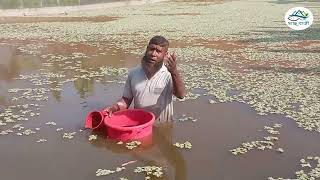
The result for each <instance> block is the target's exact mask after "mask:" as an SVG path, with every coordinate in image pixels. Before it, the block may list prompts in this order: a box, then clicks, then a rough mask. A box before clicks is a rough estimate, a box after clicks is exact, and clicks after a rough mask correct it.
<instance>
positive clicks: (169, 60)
mask: <svg viewBox="0 0 320 180" xmlns="http://www.w3.org/2000/svg"><path fill="white" fill-rule="evenodd" d="M164 65H165V66H166V67H167V69H168V71H169V72H170V73H171V74H172V73H176V72H177V56H176V52H173V53H172V54H168V56H167V57H166V58H165V59H164Z"/></svg>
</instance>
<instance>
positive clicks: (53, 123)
mask: <svg viewBox="0 0 320 180" xmlns="http://www.w3.org/2000/svg"><path fill="white" fill-rule="evenodd" d="M46 125H52V126H56V125H57V123H55V122H47V123H46Z"/></svg>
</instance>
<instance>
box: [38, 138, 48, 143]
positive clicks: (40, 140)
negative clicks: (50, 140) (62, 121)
mask: <svg viewBox="0 0 320 180" xmlns="http://www.w3.org/2000/svg"><path fill="white" fill-rule="evenodd" d="M43 142H47V140H46V139H39V140H38V141H37V143H43Z"/></svg>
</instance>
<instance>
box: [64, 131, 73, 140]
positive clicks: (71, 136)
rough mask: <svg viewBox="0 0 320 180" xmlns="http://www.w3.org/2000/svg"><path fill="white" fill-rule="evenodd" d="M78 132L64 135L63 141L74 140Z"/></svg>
mask: <svg viewBox="0 0 320 180" xmlns="http://www.w3.org/2000/svg"><path fill="white" fill-rule="evenodd" d="M76 133H77V132H71V133H63V136H62V138H63V139H72V138H73V137H74V135H75V134H76Z"/></svg>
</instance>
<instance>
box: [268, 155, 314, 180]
mask: <svg viewBox="0 0 320 180" xmlns="http://www.w3.org/2000/svg"><path fill="white" fill-rule="evenodd" d="M311 164H312V165H311ZM300 166H301V168H303V169H301V170H299V171H296V172H295V176H296V178H295V179H308V180H309V179H310V180H311V179H312V180H316V179H318V178H320V157H319V156H307V157H306V159H300ZM295 179H289V178H273V177H268V180H295Z"/></svg>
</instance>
